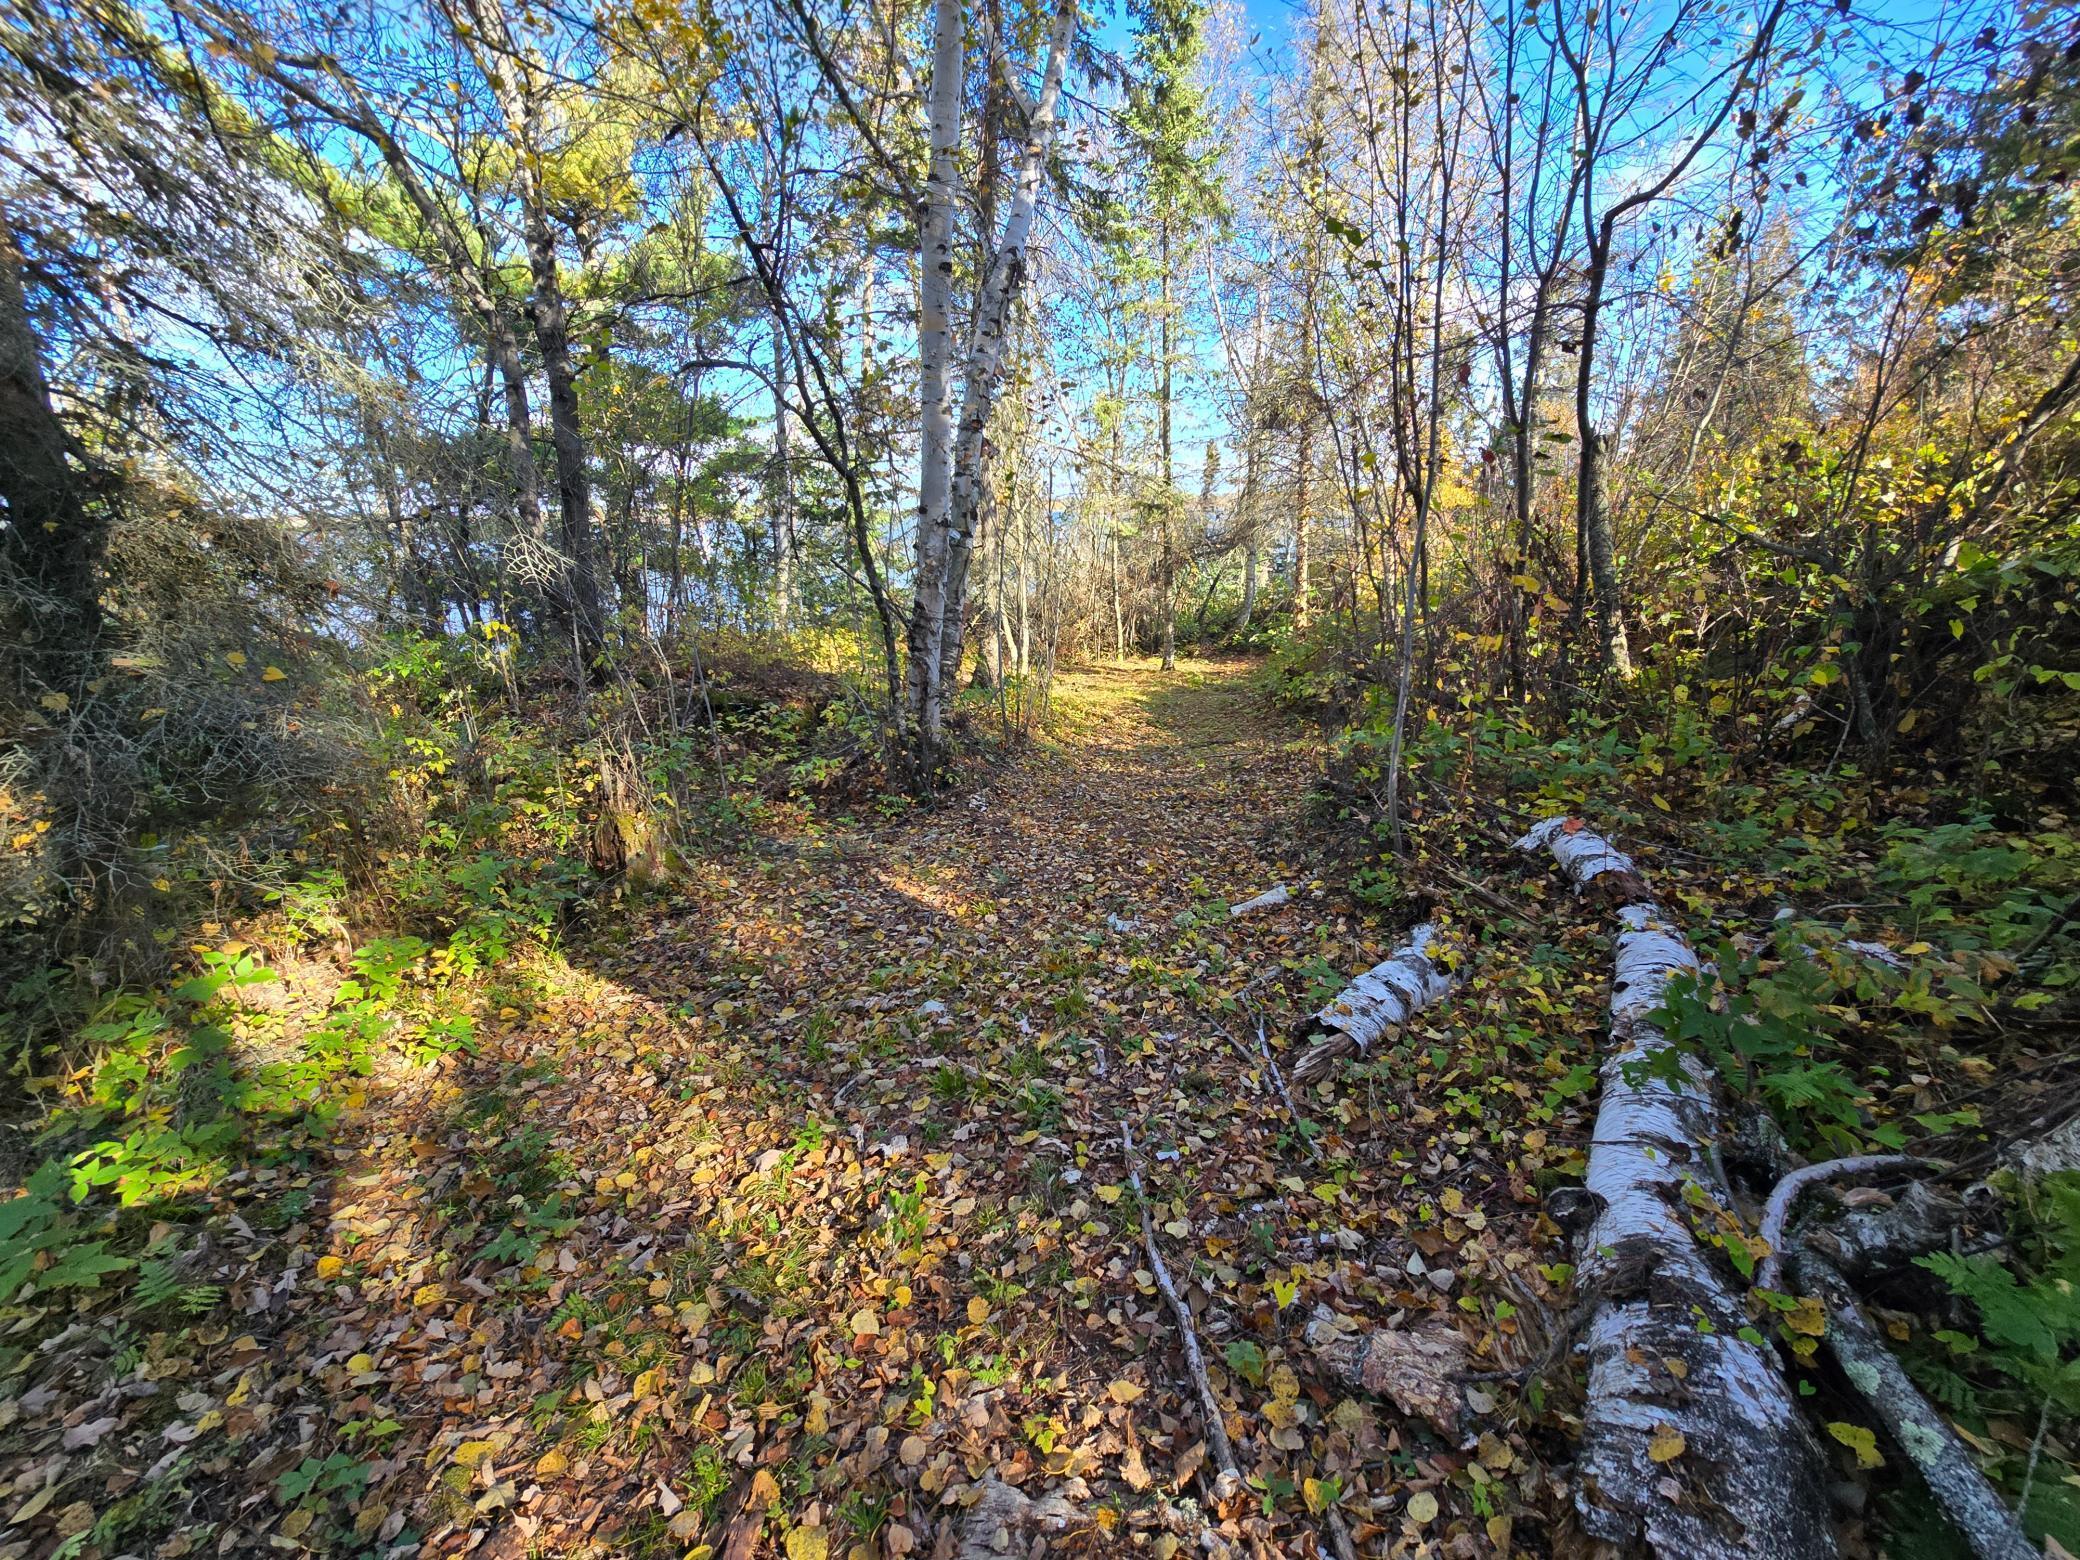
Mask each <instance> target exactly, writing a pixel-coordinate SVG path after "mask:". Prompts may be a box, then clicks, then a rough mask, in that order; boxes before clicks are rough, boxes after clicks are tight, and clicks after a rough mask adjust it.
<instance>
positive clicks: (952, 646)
mask: <svg viewBox="0 0 2080 1560" xmlns="http://www.w3.org/2000/svg"><path fill="white" fill-rule="evenodd" d="M1075 30H1076V0H1061V3H1060V4H1058V5H1057V6H1056V8H1055V15H1054V23H1053V26H1052V27H1051V29H1050V30H1049V33H1048V38H1047V63H1046V66H1045V68H1044V70H1043V72H1042V75H1041V78H1040V95H1039V96H1038V97H1036V98H1034V99H1033V100H1032V102H1031V103H1030V104H1027V105H1024V106H1025V108H1026V110H1027V119H1026V134H1025V140H1024V143H1023V144H1022V145H1021V146H1020V148H1019V160H1018V182H1017V185H1016V186H1015V188H1014V189H1013V192H1012V197H1011V206H1010V209H1009V210H1008V211H1007V212H1006V213H1005V215H1004V231H1003V235H1002V237H1000V238H999V239H998V240H997V244H996V247H995V249H994V251H993V252H992V253H991V256H990V263H989V269H988V271H987V272H986V273H985V275H984V277H983V282H982V289H981V291H980V292H979V293H978V294H977V295H976V300H975V317H974V319H973V321H971V322H970V326H969V331H968V349H967V354H966V359H965V363H964V370H965V374H964V383H963V385H962V392H961V413H960V422H959V425H958V426H957V428H956V429H955V434H954V448H953V473H952V484H951V508H950V511H949V519H948V525H947V538H946V578H945V585H944V589H943V593H942V600H941V603H940V612H941V615H942V618H943V620H944V625H943V627H942V629H941V631H940V654H941V658H942V661H943V663H944V664H943V665H941V666H939V667H936V668H935V669H934V673H935V676H937V677H938V678H939V680H940V681H942V682H946V681H951V680H952V679H953V678H956V677H958V676H959V675H960V655H961V635H962V627H963V624H964V622H965V615H964V614H965V608H966V604H967V602H966V598H967V582H968V562H969V560H970V558H972V557H973V556H974V551H975V522H976V518H977V515H978V513H979V510H980V506H981V501H982V493H983V488H984V485H985V484H986V483H987V482H988V481H989V472H988V469H987V467H988V460H987V457H986V450H987V444H986V441H985V438H984V433H985V431H986V429H987V427H988V424H989V416H990V412H991V410H992V408H994V407H995V405H996V401H997V390H998V387H999V386H1000V385H1001V384H1002V382H1003V378H1004V360H1005V357H1006V353H1007V348H1008V346H1009V343H1010V338H1011V330H1010V324H1011V308H1012V305H1013V304H1014V303H1016V302H1017V300H1018V295H1019V290H1020V289H1021V288H1022V287H1023V286H1024V284H1025V277H1026V251H1027V250H1028V248H1030V247H1031V244H1032V237H1033V219H1034V217H1035V215H1036V214H1037V213H1038V211H1039V206H1040V182H1041V179H1042V176H1043V175H1044V174H1045V173H1046V171H1047V154H1048V150H1049V148H1050V147H1051V146H1052V145H1053V144H1054V131H1055V105H1056V104H1057V102H1058V101H1059V100H1060V98H1061V92H1062V76H1063V73H1064V71H1065V70H1066V69H1067V68H1068V62H1069V43H1070V40H1071V38H1072V37H1073V36H1074V34H1075ZM995 64H996V67H997V69H998V70H999V71H1001V72H1002V73H1003V74H1004V79H1005V82H1006V84H1007V86H1008V85H1009V84H1010V74H1009V73H1010V69H1011V62H1010V60H1009V58H1008V57H1006V56H1005V55H1004V54H1003V53H1002V52H1001V45H1000V46H999V52H998V55H997V59H996V61H995ZM932 740H933V742H934V743H936V741H937V736H936V728H935V731H934V736H933V738H932Z"/></svg>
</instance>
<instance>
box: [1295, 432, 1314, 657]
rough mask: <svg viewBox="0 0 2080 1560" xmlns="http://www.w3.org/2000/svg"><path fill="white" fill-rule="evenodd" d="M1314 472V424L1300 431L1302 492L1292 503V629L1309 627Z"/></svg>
mask: <svg viewBox="0 0 2080 1560" xmlns="http://www.w3.org/2000/svg"><path fill="white" fill-rule="evenodd" d="M1313 472H1314V422H1313V420H1312V419H1310V420H1309V421H1308V422H1307V424H1306V425H1305V426H1304V427H1303V428H1302V429H1301V430H1300V491H1299V493H1298V495H1297V496H1296V500H1295V502H1294V504H1293V626H1294V627H1295V628H1305V627H1307V620H1308V617H1309V607H1308V596H1307V497H1308V494H1307V483H1308V478H1309V477H1310V476H1312V475H1313Z"/></svg>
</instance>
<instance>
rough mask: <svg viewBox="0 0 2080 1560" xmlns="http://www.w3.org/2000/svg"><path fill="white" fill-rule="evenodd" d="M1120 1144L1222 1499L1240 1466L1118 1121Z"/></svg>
mask: <svg viewBox="0 0 2080 1560" xmlns="http://www.w3.org/2000/svg"><path fill="white" fill-rule="evenodd" d="M1119 1137H1120V1143H1121V1145H1122V1146H1123V1147H1124V1148H1125V1150H1126V1159H1127V1184H1128V1185H1129V1186H1131V1187H1133V1189H1134V1202H1135V1204H1136V1206H1137V1207H1139V1208H1140V1210H1141V1243H1142V1245H1143V1246H1144V1247H1145V1248H1146V1249H1147V1252H1148V1269H1149V1271H1150V1272H1151V1273H1153V1274H1154V1275H1155V1280H1156V1288H1158V1289H1160V1290H1161V1291H1162V1292H1163V1298H1164V1299H1165V1300H1167V1301H1169V1302H1170V1314H1171V1315H1172V1316H1174V1317H1176V1318H1177V1331H1178V1335H1179V1338H1180V1340H1181V1342H1182V1343H1183V1345H1184V1364H1185V1370H1186V1371H1187V1372H1188V1373H1189V1374H1190V1376H1191V1378H1192V1385H1193V1387H1195V1388H1196V1389H1197V1390H1198V1393H1199V1409H1200V1412H1201V1414H1202V1415H1203V1416H1204V1418H1205V1420H1206V1440H1207V1442H1208V1444H1209V1445H1210V1446H1211V1447H1212V1450H1213V1460H1214V1463H1215V1465H1216V1466H1217V1467H1218V1468H1219V1469H1220V1477H1219V1479H1218V1480H1217V1481H1216V1483H1215V1486H1214V1489H1215V1494H1216V1496H1217V1498H1219V1499H1222V1500H1225V1499H1227V1498H1228V1496H1230V1495H1232V1494H1233V1493H1234V1492H1235V1491H1236V1490H1238V1489H1240V1488H1241V1487H1242V1467H1241V1465H1240V1464H1239V1463H1237V1462H1236V1461H1235V1448H1234V1446H1233V1445H1231V1444H1230V1443H1229V1440H1228V1426H1227V1421H1226V1419H1225V1418H1224V1416H1223V1415H1222V1412H1221V1403H1220V1399H1219V1398H1218V1397H1216V1396H1215V1395H1214V1391H1213V1382H1212V1381H1211V1380H1210V1379H1209V1378H1208V1377H1207V1374H1206V1357H1205V1356H1204V1355H1203V1354H1202V1353H1201V1352H1200V1350H1199V1330H1198V1328H1196V1327H1195V1326H1193V1325H1192V1311H1191V1307H1190V1306H1188V1305H1186V1304H1185V1303H1184V1297H1183V1296H1182V1295H1180V1294H1179V1293H1178V1292H1177V1285H1176V1284H1175V1283H1174V1282H1172V1280H1171V1278H1170V1268H1169V1266H1168V1264H1166V1263H1165V1262H1164V1261H1163V1251H1162V1248H1161V1247H1160V1246H1158V1245H1157V1244H1156V1226H1155V1221H1154V1220H1153V1219H1151V1218H1150V1217H1149V1214H1148V1195H1147V1193H1146V1192H1145V1191H1144V1190H1143V1189H1142V1185H1141V1170H1140V1167H1139V1159H1138V1157H1137V1156H1136V1154H1135V1152H1134V1131H1133V1128H1132V1127H1130V1126H1128V1124H1127V1123H1126V1122H1124V1121H1122V1122H1121V1123H1120V1124H1119Z"/></svg>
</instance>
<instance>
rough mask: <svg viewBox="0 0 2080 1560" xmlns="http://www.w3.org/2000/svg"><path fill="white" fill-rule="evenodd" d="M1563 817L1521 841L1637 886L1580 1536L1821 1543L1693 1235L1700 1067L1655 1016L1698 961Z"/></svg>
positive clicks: (1764, 1384)
mask: <svg viewBox="0 0 2080 1560" xmlns="http://www.w3.org/2000/svg"><path fill="white" fill-rule="evenodd" d="M1572 821H1573V820H1568V819H1548V820H1547V821H1546V822H1544V823H1542V824H1540V825H1538V827H1537V828H1535V829H1533V830H1532V831H1531V832H1530V833H1529V834H1527V835H1526V836H1525V837H1524V838H1523V839H1522V840H1520V841H1519V842H1518V846H1519V848H1520V849H1524V850H1535V849H1538V848H1540V847H1543V848H1545V849H1548V850H1550V851H1552V853H1553V856H1554V859H1555V860H1556V861H1557V862H1559V864H1560V866H1561V869H1562V870H1563V871H1564V872H1566V874H1567V876H1568V877H1569V878H1570V879H1571V880H1572V881H1573V882H1574V884H1575V887H1576V889H1577V891H1580V890H1584V889H1588V888H1590V887H1592V886H1593V887H1595V888H1596V889H1597V890H1598V891H1599V892H1606V891H1618V892H1622V893H1626V894H1632V895H1637V896H1638V900H1637V902H1634V903H1631V904H1627V905H1625V906H1624V907H1623V908H1622V909H1620V910H1619V912H1618V919H1619V924H1620V927H1621V930H1620V932H1619V934H1618V942H1617V952H1616V967H1615V970H1614V972H1613V978H1612V984H1611V1032H1610V1046H1609V1051H1608V1054H1607V1055H1606V1057H1605V1060H1604V1063H1603V1069H1602V1075H1603V1092H1602V1097H1601V1099H1600V1101H1599V1103H1598V1106H1597V1112H1596V1127H1595V1134H1594V1137H1593V1139H1592V1140H1591V1143H1590V1148H1589V1167H1588V1174H1587V1187H1586V1191H1587V1194H1588V1195H1587V1197H1586V1199H1585V1201H1586V1202H1587V1204H1588V1207H1589V1209H1590V1210H1591V1211H1590V1212H1589V1214H1588V1216H1587V1219H1586V1225H1587V1227H1586V1228H1585V1229H1582V1230H1580V1231H1579V1232H1578V1233H1577V1237H1576V1241H1575V1249H1576V1252H1577V1259H1576V1270H1575V1282H1576V1286H1577V1289H1578V1291H1579V1292H1580V1294H1581V1295H1582V1297H1583V1301H1584V1303H1585V1304H1587V1305H1589V1306H1590V1307H1592V1308H1593V1315H1592V1317H1591V1320H1590V1325H1589V1334H1588V1342H1587V1345H1586V1351H1587V1354H1588V1358H1589V1391H1588V1401H1587V1403H1586V1404H1585V1406H1584V1409H1583V1414H1582V1450H1581V1465H1580V1479H1579V1481H1578V1485H1577V1492H1576V1497H1575V1504H1576V1509H1577V1511H1578V1512H1579V1513H1580V1515H1581V1519H1582V1526H1583V1528H1584V1529H1585V1530H1586V1531H1587V1532H1588V1533H1589V1534H1590V1535H1591V1536H1592V1537H1594V1538H1597V1539H1599V1540H1602V1541H1603V1542H1605V1543H1608V1544H1613V1545H1616V1546H1618V1547H1620V1548H1621V1549H1624V1550H1626V1551H1628V1552H1631V1551H1637V1550H1642V1549H1644V1550H1645V1551H1646V1552H1648V1553H1651V1554H1654V1555H1656V1556H1660V1557H1662V1560H1707V1557H1713V1560H1716V1557H1718V1556H1722V1555H1727V1554H1733V1553H1746V1554H1751V1555H1758V1556H1763V1557H1767V1560H1780V1557H1781V1560H1791V1557H1806V1556H1823V1555H1831V1554H1833V1553H1835V1542H1834V1535H1833V1531H1832V1529H1831V1527H1830V1525H1829V1523H1828V1515H1827V1500H1826V1491H1825V1479H1824V1464H1823V1462H1822V1460H1821V1455H1820V1448H1819V1444H1818V1443H1817V1441H1815V1439H1814V1437H1813V1433H1812V1430H1811V1428H1810V1427H1809V1426H1808V1425H1807V1424H1806V1421H1805V1416H1804V1415H1803V1414H1802V1413H1801V1412H1800V1410H1799V1406H1798V1401H1797V1399H1796V1398H1794V1397H1793V1396H1792V1394H1791V1390H1790V1388H1789V1386H1788V1385H1787V1384H1786V1383H1785V1380H1784V1377H1783V1373H1782V1371H1781V1370H1780V1369H1779V1367H1778V1362H1777V1360H1776V1357H1775V1355H1774V1354H1773V1353H1772V1352H1771V1351H1770V1349H1769V1348H1768V1346H1767V1345H1766V1344H1757V1343H1751V1342H1749V1341H1747V1340H1745V1339H1743V1338H1742V1337H1740V1335H1739V1334H1740V1330H1741V1329H1742V1328H1744V1327H1747V1326H1748V1325H1749V1320H1748V1314H1747V1308H1746V1306H1745V1304H1744V1303H1743V1298H1742V1296H1741V1294H1740V1293H1739V1291H1738V1290H1737V1289H1736V1287H1735V1285H1734V1284H1733V1282H1732V1281H1731V1280H1730V1279H1728V1278H1727V1277H1725V1276H1722V1274H1721V1272H1720V1270H1719V1268H1718V1266H1717V1265H1716V1264H1715V1263H1713V1262H1712V1261H1711V1260H1710V1259H1709V1258H1708V1256H1707V1254H1706V1253H1705V1251H1704V1250H1703V1249H1702V1248H1701V1247H1700V1246H1699V1245H1698V1243H1697V1239H1696V1237H1695V1236H1694V1235H1693V1234H1692V1233H1691V1222H1690V1210H1691V1209H1692V1207H1693V1205H1694V1206H1696V1207H1697V1208H1699V1209H1701V1210H1705V1211H1706V1213H1705V1216H1706V1217H1709V1212H1708V1210H1710V1209H1712V1208H1717V1207H1724V1206H1726V1204H1727V1203H1728V1201H1729V1193H1728V1190H1727V1187H1726V1183H1725V1176H1724V1174H1723V1172H1722V1171H1721V1169H1720V1166H1719V1159H1718V1142H1719V1133H1720V1123H1719V1112H1718V1107H1717V1105H1716V1103H1715V1102H1714V1099H1713V1094H1712V1076H1711V1073H1710V1071H1709V1070H1708V1069H1707V1068H1705V1067H1704V1066H1703V1064H1702V1063H1700V1062H1699V1061H1698V1060H1697V1059H1696V1058H1695V1057H1693V1056H1690V1055H1688V1054H1687V1053H1683V1052H1680V1051H1678V1050H1676V1048H1675V1047H1674V1046H1673V1044H1672V1043H1671V1042H1670V1041H1669V1039H1668V1037H1667V1036H1666V1035H1665V1034H1663V1033H1662V1031H1661V1030H1660V1029H1659V1028H1657V1027H1656V1026H1655V1025H1654V1024H1653V1023H1652V1022H1651V1021H1650V1019H1651V1015H1652V1014H1653V1012H1654V1010H1655V1009H1656V1008H1658V1007H1659V1006H1660V1005H1661V1002H1662V999H1663V996H1664V995H1665V993H1666V991H1667V988H1668V979H1669V976H1670V975H1671V974H1674V973H1676V972H1679V971H1694V970H1695V969H1696V968H1697V967H1698V965H1697V955H1696V953H1695V952H1693V951H1692V949H1691V947H1690V944H1689V942H1688V941H1687V940H1686V939H1685V938H1684V936H1683V934H1682V932H1681V931H1680V930H1679V929H1678V928H1677V927H1676V926H1675V925H1674V924H1673V923H1672V922H1670V921H1668V920H1667V919H1665V918H1664V917H1663V916H1662V915H1661V913H1660V911H1659V910H1657V909H1656V908H1655V906H1654V905H1653V904H1652V902H1651V901H1650V900H1648V899H1647V897H1646V894H1647V890H1646V885H1645V882H1644V880H1643V879H1642V878H1641V877H1640V875H1639V872H1638V869H1637V868H1636V867H1635V866H1634V865H1633V863H1632V861H1631V859H1630V858H1629V857H1627V856H1626V855H1625V854H1624V853H1623V852H1622V851H1619V850H1617V849H1615V848H1614V847H1613V846H1611V845H1610V843H1609V842H1608V841H1606V840H1604V839H1602V838H1600V837H1599V836H1597V835H1595V834H1593V833H1591V832H1590V831H1589V830H1587V829H1585V828H1582V827H1581V826H1580V824H1579V823H1575V824H1574V826H1573V827H1572V828H1570V827H1568V825H1569V823H1570V822H1572Z"/></svg>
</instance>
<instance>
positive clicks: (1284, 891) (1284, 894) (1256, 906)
mask: <svg viewBox="0 0 2080 1560" xmlns="http://www.w3.org/2000/svg"><path fill="white" fill-rule="evenodd" d="M1292 897H1293V891H1292V890H1291V889H1290V888H1288V887H1286V885H1285V884H1283V883H1281V884H1279V885H1278V886H1277V887H1276V888H1267V889H1265V890H1264V892H1263V893H1261V894H1259V895H1257V897H1256V898H1254V899H1245V900H1243V901H1242V903H1241V904H1239V905H1230V906H1228V919H1229V920H1231V921H1232V920H1234V919H1235V918H1236V917H1237V916H1239V915H1248V914H1249V913H1250V912H1251V911H1252V910H1276V909H1277V908H1278V907H1279V906H1280V905H1282V904H1284V903H1285V902H1286V901H1287V900H1289V899H1291V898H1292Z"/></svg>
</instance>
